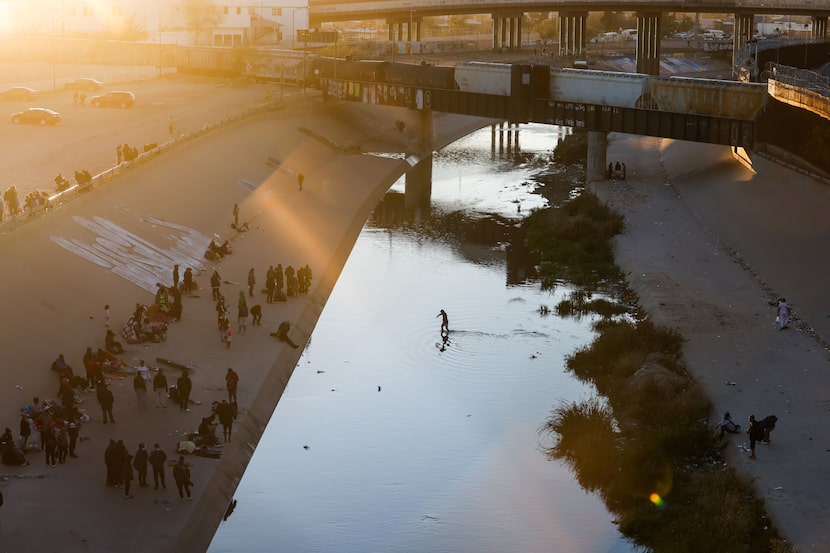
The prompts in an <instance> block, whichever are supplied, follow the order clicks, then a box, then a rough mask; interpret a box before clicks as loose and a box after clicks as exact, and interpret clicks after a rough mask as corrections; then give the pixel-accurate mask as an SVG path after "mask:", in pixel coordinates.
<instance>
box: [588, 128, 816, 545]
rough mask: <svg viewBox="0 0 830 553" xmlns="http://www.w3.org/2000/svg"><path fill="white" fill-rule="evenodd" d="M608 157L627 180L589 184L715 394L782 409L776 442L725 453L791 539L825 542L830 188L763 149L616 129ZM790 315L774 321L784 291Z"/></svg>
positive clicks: (636, 282) (644, 300) (634, 277)
mask: <svg viewBox="0 0 830 553" xmlns="http://www.w3.org/2000/svg"><path fill="white" fill-rule="evenodd" d="M608 160H609V161H613V162H616V161H618V160H619V161H621V162H625V163H626V164H627V167H628V178H627V180H626V181H601V182H595V183H592V185H591V188H592V189H593V190H594V191H596V192H597V194H598V195H599V196H600V197H601V198H602V199H603V200H604V201H606V202H607V203H609V204H610V205H611V206H612V207H613V208H614V209H616V210H617V211H619V212H620V213H622V214H623V215H624V217H625V225H626V229H625V231H624V233H623V234H622V235H621V236H619V237H618V239H617V240H616V245H615V252H616V257H617V261H618V263H619V265H620V266H621V267H622V268H623V270H624V272H625V273H626V275H627V278H628V280H629V282H630V284H631V286H632V288H633V289H634V290H635V291H636V292H637V293H638V294H639V296H640V301H641V304H642V306H643V307H644V308H645V310H646V311H647V312H648V314H649V316H650V317H651V318H652V319H654V320H655V321H657V322H659V323H662V324H664V325H667V326H669V327H674V328H677V329H678V330H679V331H680V332H681V333H682V335H683V336H684V337H685V338H686V345H685V356H686V359H687V362H688V365H689V368H690V370H691V371H692V373H693V374H694V375H695V376H696V377H697V378H699V379H700V381H701V382H702V383H703V385H704V386H705V388H706V390H707V391H708V393H709V396H710V398H711V399H712V401H713V404H714V412H713V414H712V417H713V419H712V420H711V421H710V422H711V423H712V424H714V423H716V422H717V420H716V419H718V420H719V416H720V414H722V413H723V412H724V411H730V412H731V414H732V416H733V417H734V418H735V419H736V421H737V422H739V423H740V424H742V426H743V428H746V426H747V422H746V421H747V419H748V417H749V415H750V414H755V415H756V417H759V418H760V417H764V416H766V415H768V414H775V415H777V416H778V418H779V422H778V425H777V428H776V430H775V431H774V432H773V434H772V440H771V444H770V445H759V446H757V448H756V454H757V460H750V459H749V458H748V456H749V453H748V447H749V441H748V438H747V437H746V435H745V434H737V435H733V436H730V437H729V440H730V442H731V443H730V444H729V445H728V446H727V449H726V455H727V459H728V461H729V462H730V463H731V464H733V465H734V466H736V467H737V468H738V470H739V471H740V472H741V473H743V474H745V475H747V476H748V477H749V478H750V479H752V481H753V482H754V485H755V487H756V489H757V490H758V493H759V495H760V497H762V498H764V500H765V502H766V506H767V510H768V512H769V514H770V516H771V517H772V519H773V521H774V522H775V524H776V525H777V527H778V528H779V530H780V531H781V533H782V534H783V536H784V537H785V538H786V539H787V540H788V541H790V542H791V543H792V544H794V545H795V546H796V547H797V548H798V549H799V550H800V551H824V550H826V544H827V542H828V540H829V539H830V512H829V511H828V506H830V488H828V487H827V486H826V485H824V483H825V482H826V481H827V480H828V477H830V465H828V460H830V437H828V432H827V428H828V424H827V423H828V407H830V405H829V404H828V402H830V371H828V368H830V355H829V354H828V350H827V348H826V346H825V344H826V343H827V339H828V338H830V305H829V303H830V300H828V297H827V293H826V288H827V287H826V275H827V273H828V270H830V259H828V257H827V256H826V255H825V253H826V252H827V243H828V242H827V240H828V238H830V190H828V187H827V186H826V185H824V184H822V183H819V182H815V181H812V180H810V179H809V178H807V177H804V176H802V175H799V174H797V173H793V172H790V171H786V170H784V169H782V168H781V167H779V166H777V165H776V164H774V163H772V162H770V161H767V160H765V159H755V160H754V170H749V169H747V168H745V167H744V166H743V165H741V164H740V163H738V162H737V161H735V160H734V159H733V158H732V156H731V153H730V151H729V149H727V148H724V147H716V146H709V145H703V144H694V143H685V142H676V141H670V140H662V139H652V138H642V137H627V136H625V135H611V137H610V139H609V148H608ZM780 296H784V297H786V298H787V299H788V300H789V301H790V302H791V303H792V304H793V305H794V311H795V320H794V323H793V325H792V326H791V327H790V328H789V329H786V330H783V331H780V330H778V328H777V327H776V326H775V325H774V324H773V323H774V320H775V316H776V312H775V308H774V305H775V303H776V302H775V300H776V299H777V298H778V297H780Z"/></svg>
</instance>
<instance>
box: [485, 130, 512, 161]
mask: <svg viewBox="0 0 830 553" xmlns="http://www.w3.org/2000/svg"><path fill="white" fill-rule="evenodd" d="M505 126H506V127H507V128H506V129H505ZM497 140H498V154H499V155H500V156H501V155H504V152H505V149H506V150H507V153H508V154H510V153H511V152H518V151H519V125H518V124H514V123H504V122H501V123H499V124H497V125H490V155H491V157H492V158H493V159H495V158H496V142H497ZM505 144H506V148H505Z"/></svg>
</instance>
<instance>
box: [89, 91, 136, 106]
mask: <svg viewBox="0 0 830 553" xmlns="http://www.w3.org/2000/svg"><path fill="white" fill-rule="evenodd" d="M89 103H90V105H91V106H92V107H94V108H101V107H106V108H131V107H133V104H135V94H133V93H132V92H124V91H121V90H113V91H110V92H104V93H103V94H101V95H99V96H93V97H92V98H90V99H89Z"/></svg>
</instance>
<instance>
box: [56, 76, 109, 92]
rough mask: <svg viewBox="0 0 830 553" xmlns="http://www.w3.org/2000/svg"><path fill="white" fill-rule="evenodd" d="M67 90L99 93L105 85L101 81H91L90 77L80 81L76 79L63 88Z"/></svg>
mask: <svg viewBox="0 0 830 553" xmlns="http://www.w3.org/2000/svg"><path fill="white" fill-rule="evenodd" d="M63 87H64V88H65V89H67V90H83V91H85V92H97V91H99V90H102V89H103V88H104V83H102V82H101V81H96V80H95V79H91V78H89V77H83V78H80V79H75V80H74V81H72V82H68V83H66V84H65V85H64V86H63Z"/></svg>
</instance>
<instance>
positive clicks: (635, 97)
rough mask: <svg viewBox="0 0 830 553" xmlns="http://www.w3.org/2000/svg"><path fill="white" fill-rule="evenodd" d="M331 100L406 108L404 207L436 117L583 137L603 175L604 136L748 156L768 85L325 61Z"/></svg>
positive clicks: (420, 200)
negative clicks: (558, 128)
mask: <svg viewBox="0 0 830 553" xmlns="http://www.w3.org/2000/svg"><path fill="white" fill-rule="evenodd" d="M320 77H321V78H320V85H321V87H322V90H323V94H324V96H325V97H327V98H335V99H339V100H344V101H351V102H361V103H366V104H376V105H387V106H398V107H404V108H408V109H409V110H410V111H409V112H408V113H409V114H410V116H409V117H408V122H407V125H408V128H409V132H410V134H411V136H412V137H413V140H412V141H411V148H410V150H411V151H410V152H409V153H410V164H411V165H412V169H411V170H410V173H408V174H407V192H406V194H407V203H408V205H409V206H410V207H413V208H414V207H417V206H420V205H424V202H426V201H428V198H429V192H430V190H429V189H430V181H431V152H432V141H431V134H432V127H433V124H432V114H433V112H434V111H438V112H446V113H455V114H462V115H471V116H477V117H487V118H491V119H494V120H499V121H507V122H510V123H520V122H535V123H544V124H554V125H563V126H570V127H575V128H581V129H585V130H587V131H588V163H587V178H588V179H589V180H596V179H602V178H604V176H605V171H606V147H607V134H608V133H609V132H622V133H627V134H637V135H648V136H658V137H663V138H673V139H678V140H689V141H695V142H705V143H711V144H721V145H728V146H731V147H733V148H735V149H737V148H746V149H751V148H752V147H753V145H754V142H755V120H756V118H757V116H758V114H759V112H760V111H761V110H762V108H763V107H764V105H765V104H766V102H767V98H768V92H767V85H766V84H761V83H742V82H736V81H721V80H712V79H698V78H687V77H658V76H652V75H645V74H640V73H615V72H609V71H592V70H580V69H552V68H550V67H548V66H531V65H522V64H500V63H482V62H465V63H459V64H458V65H456V66H455V67H433V66H426V65H420V66H417V65H410V64H401V63H388V62H357V61H346V60H328V65H325V64H324V65H323V66H322V70H321V73H320Z"/></svg>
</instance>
